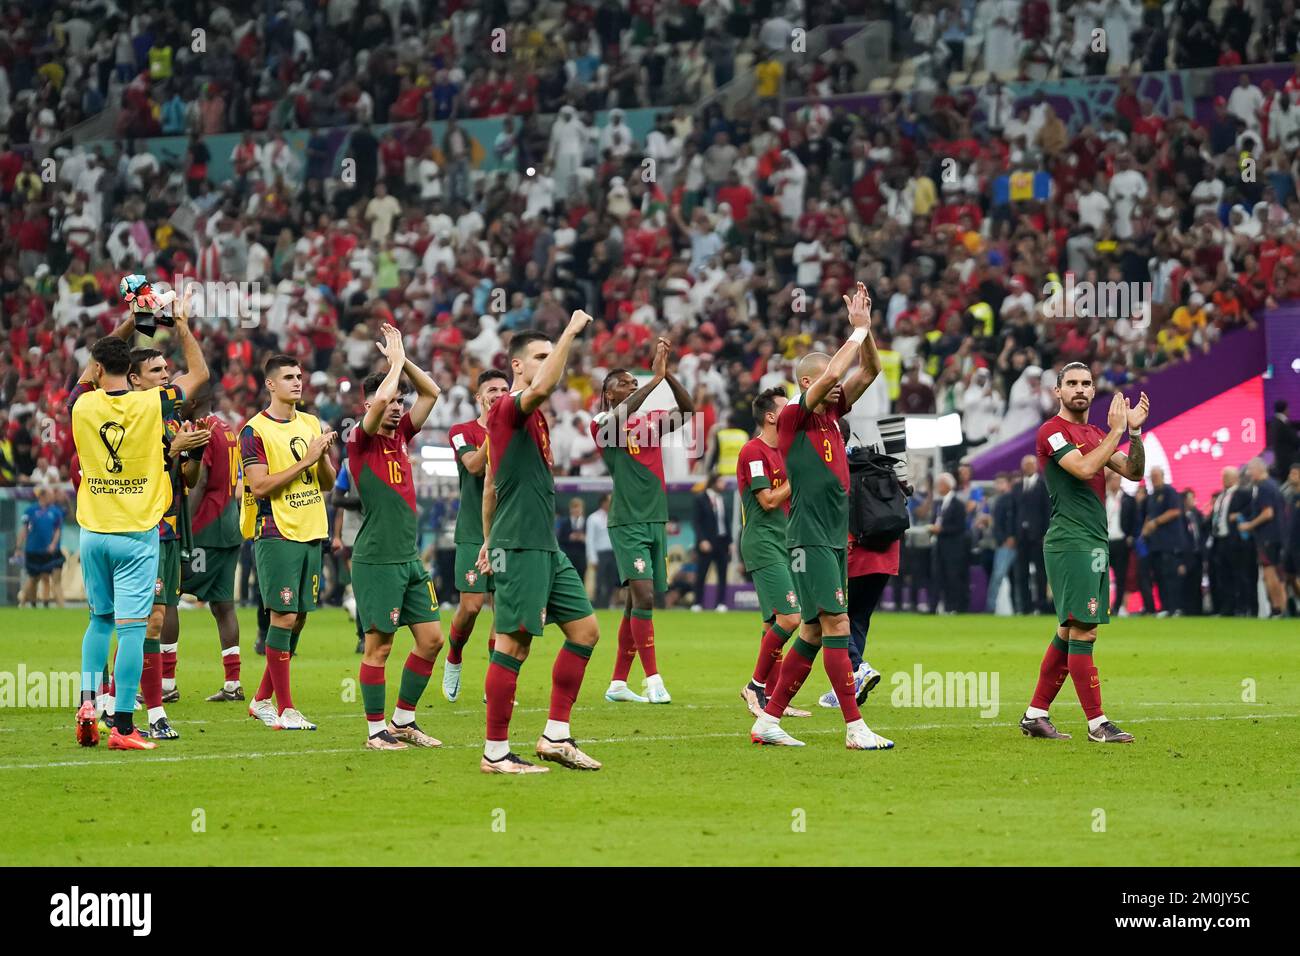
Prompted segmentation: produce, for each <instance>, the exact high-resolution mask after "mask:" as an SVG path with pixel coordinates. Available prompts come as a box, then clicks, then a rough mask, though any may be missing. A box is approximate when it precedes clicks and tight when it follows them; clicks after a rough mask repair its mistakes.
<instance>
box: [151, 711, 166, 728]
mask: <svg viewBox="0 0 1300 956" xmlns="http://www.w3.org/2000/svg"><path fill="white" fill-rule="evenodd" d="M166 716H167V709H166V708H165V707H150V708H149V723H151V724H152V723H153V722H154V721H155V720H160V719H162V718H163V717H166Z"/></svg>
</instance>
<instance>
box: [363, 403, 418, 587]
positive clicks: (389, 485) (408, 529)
mask: <svg viewBox="0 0 1300 956" xmlns="http://www.w3.org/2000/svg"><path fill="white" fill-rule="evenodd" d="M415 434H416V430H415V428H414V426H412V424H411V416H410V415H406V414H404V415H402V418H401V421H399V422H398V423H397V428H396V429H395V430H394V431H393V434H392V435H383V434H380V433H379V432H376V433H375V434H373V435H369V434H367V433H366V430H365V429H364V428H362V427H361V426H360V425H358V426H357V427H356V428H354V429H353V430H352V438H351V440H350V441H349V442H348V471H349V473H350V474H351V475H352V480H353V481H354V482H355V483H356V487H357V494H358V495H359V496H360V497H361V530H360V531H358V532H357V540H356V542H355V543H354V544H353V545H352V560H353V561H360V562H361V563H362V564H404V563H405V562H407V561H418V560H419V559H420V549H419V537H420V527H419V515H420V509H419V505H418V504H417V503H416V500H415V477H414V472H413V471H412V469H411V454H410V452H409V451H408V450H407V447H406V443H407V442H408V441H410V440H411V439H412V438H414V437H415Z"/></svg>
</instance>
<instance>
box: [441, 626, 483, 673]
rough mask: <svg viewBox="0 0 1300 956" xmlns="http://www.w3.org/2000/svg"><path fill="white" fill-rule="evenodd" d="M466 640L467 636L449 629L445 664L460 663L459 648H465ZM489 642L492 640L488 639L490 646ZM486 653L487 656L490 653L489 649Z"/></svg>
mask: <svg viewBox="0 0 1300 956" xmlns="http://www.w3.org/2000/svg"><path fill="white" fill-rule="evenodd" d="M468 640H469V635H468V634H465V633H463V632H461V631H458V630H456V629H455V628H454V627H453V628H452V629H451V636H450V637H449V638H448V639H447V663H448V664H459V663H460V652H461V648H463V647H464V646H465V644H466V642H467V641H468ZM491 642H492V639H491V638H488V643H489V645H490V644H491ZM488 653H489V654H490V653H491V649H490V648H489V650H488Z"/></svg>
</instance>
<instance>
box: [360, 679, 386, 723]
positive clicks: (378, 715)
mask: <svg viewBox="0 0 1300 956" xmlns="http://www.w3.org/2000/svg"><path fill="white" fill-rule="evenodd" d="M357 680H358V682H359V683H360V684H361V706H362V707H364V708H365V711H366V724H367V725H368V726H369V730H370V735H371V736H372V737H373V736H374V735H375V734H377V733H379V732H380V731H381V730H383V729H384V727H385V724H384V692H385V687H384V668H383V667H382V666H378V665H375V664H367V663H366V662H365V661H362V662H361V670H360V673H358V675H357Z"/></svg>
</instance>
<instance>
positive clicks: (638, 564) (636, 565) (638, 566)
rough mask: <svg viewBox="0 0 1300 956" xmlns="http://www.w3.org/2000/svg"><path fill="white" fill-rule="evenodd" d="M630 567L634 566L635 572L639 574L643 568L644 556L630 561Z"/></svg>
mask: <svg viewBox="0 0 1300 956" xmlns="http://www.w3.org/2000/svg"><path fill="white" fill-rule="evenodd" d="M632 567H634V568H636V573H637V574H640V573H641V572H642V571H644V570H645V558H637V559H636V560H635V561H633V562H632Z"/></svg>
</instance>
